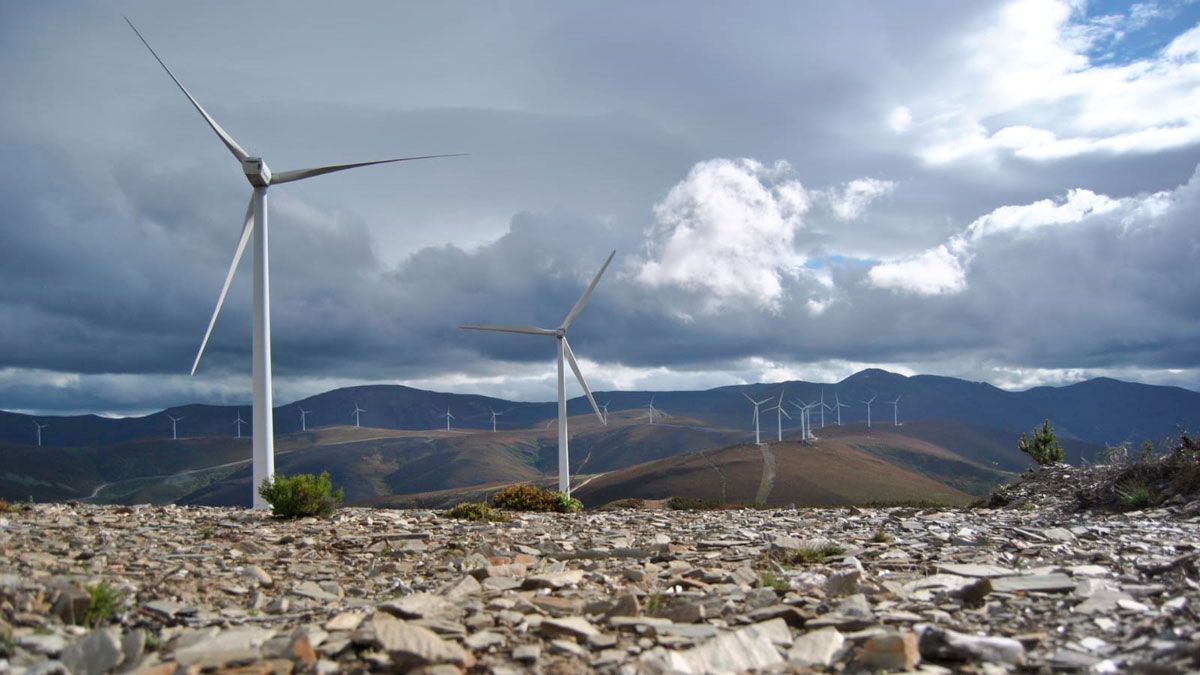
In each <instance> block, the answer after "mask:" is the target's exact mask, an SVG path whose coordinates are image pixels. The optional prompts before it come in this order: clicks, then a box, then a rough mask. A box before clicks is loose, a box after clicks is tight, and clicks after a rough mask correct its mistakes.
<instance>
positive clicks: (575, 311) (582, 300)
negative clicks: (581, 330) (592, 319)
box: [558, 250, 617, 330]
mask: <svg viewBox="0 0 1200 675" xmlns="http://www.w3.org/2000/svg"><path fill="white" fill-rule="evenodd" d="M616 254H617V252H616V251H615V250H614V251H613V252H612V253H609V254H608V258H607V259H606V260H605V261H604V264H603V265H601V266H600V271H599V272H596V276H594V277H592V283H590V284H588V287H587V289H586V290H584V292H583V295H581V296H579V301H578V302H576V303H575V306H574V307H572V308H571V311H570V312H567V318H565V319H563V322H562V325H561V326H559V327H558V329H559V330H566V329H567V328H568V327H569V326H570V325H571V322H572V321H574V320H575V317H577V316H579V313H580V312H582V311H583V308H584V306H585V305H587V303H588V300H589V299H591V297H592V291H594V290H596V284H598V283H600V277H601V276H603V275H604V270H606V269H608V264H609V263H610V262H612V259H613V256H615V255H616Z"/></svg>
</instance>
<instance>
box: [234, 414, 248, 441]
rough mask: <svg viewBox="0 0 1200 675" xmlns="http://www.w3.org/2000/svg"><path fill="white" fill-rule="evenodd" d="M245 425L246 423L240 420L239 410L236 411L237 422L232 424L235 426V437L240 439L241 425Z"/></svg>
mask: <svg viewBox="0 0 1200 675" xmlns="http://www.w3.org/2000/svg"><path fill="white" fill-rule="evenodd" d="M245 423H246V421H245V420H243V419H242V411H241V409H240V408H239V409H238V411H237V421H236V422H234V424H235V425H237V437H238V438H241V437H242V425H243V424H245Z"/></svg>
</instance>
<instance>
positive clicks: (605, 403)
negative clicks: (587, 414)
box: [600, 401, 612, 426]
mask: <svg viewBox="0 0 1200 675" xmlns="http://www.w3.org/2000/svg"><path fill="white" fill-rule="evenodd" d="M609 403H612V401H605V402H604V405H602V406H600V410H601V411H603V412H604V415H603V417H604V424H605V426H607V425H608V404H609Z"/></svg>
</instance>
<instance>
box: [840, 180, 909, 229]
mask: <svg viewBox="0 0 1200 675" xmlns="http://www.w3.org/2000/svg"><path fill="white" fill-rule="evenodd" d="M895 189H896V183H895V182H894V181H890V180H879V179H878V178H859V179H856V180H852V181H850V182H849V183H846V184H845V185H843V186H842V187H840V188H829V189H828V190H825V191H823V192H822V195H823V196H824V198H825V200H826V202H827V203H828V205H829V210H830V211H832V212H833V215H834V216H836V217H837V218H838V219H839V220H843V221H851V220H858V219H859V218H861V217H862V214H863V213H865V212H866V210H867V207H868V206H870V205H871V202H873V201H875V200H876V199H879V198H880V197H883V196H885V195H889V194H891V193H892V192H893V191H895Z"/></svg>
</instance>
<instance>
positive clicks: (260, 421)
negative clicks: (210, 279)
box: [125, 18, 451, 509]
mask: <svg viewBox="0 0 1200 675" xmlns="http://www.w3.org/2000/svg"><path fill="white" fill-rule="evenodd" d="M125 22H126V23H128V24H129V27H130V28H132V29H133V32H134V33H136V34H137V36H138V39H139V40H141V41H142V44H144V45H146V49H149V50H150V54H151V55H153V56H154V60H155V61H158V64H159V65H160V66H162V67H163V70H165V71H167V75H169V76H170V78H171V80H173V81H174V82H175V85H176V86H177V87H179V91H181V92H183V95H184V96H186V97H187V99H188V101H190V102H191V104H192V106H193V107H194V108H195V109H196V112H198V113H200V116H201V117H203V118H204V121H205V122H207V123H208V126H209V128H211V129H212V130H213V133H215V134H216V135H217V137H218V138H220V139H221V143H223V144H224V145H225V147H226V148H227V149H228V150H229V152H230V153H232V154H233V156H234V158H235V159H237V161H238V162H239V163H240V164H241V166H242V173H244V174H245V175H246V179H247V180H248V181H249V182H250V185H251V187H252V188H253V192H252V193H251V196H250V203H249V204H247V205H246V215H245V217H244V219H243V220H244V224H243V226H242V236H241V239H240V240H239V241H238V245H237V249H236V251H235V252H234V254H233V262H232V263H231V264H230V265H229V271H228V272H227V273H226V274H225V283H224V285H223V286H222V287H221V294H220V295H219V296H217V306H216V308H215V309H213V313H212V318H211V319H209V321H208V328H207V329H206V330H205V331H204V339H203V340H202V341H201V342H200V349H199V351H197V352H196V360H195V361H193V362H192V375H195V374H196V368H197V367H199V365H200V357H201V356H203V355H204V347H205V346H206V345H207V344H208V338H209V336H210V335H211V334H212V330H213V325H214V324H216V322H217V316H218V315H219V314H220V313H221V305H223V304H224V303H225V294H226V293H227V292H228V291H229V283H230V282H231V281H232V280H233V274H234V272H235V271H236V270H237V266H238V262H239V261H240V260H241V259H242V252H243V251H244V250H245V249H246V242H248V241H249V240H250V236H251V235H252V234H253V235H254V307H253V312H254V330H253V340H252V348H251V353H252V355H253V368H252V373H251V380H252V382H253V388H254V407H253V409H252V418H253V420H254V424H253V430H254V443H253V448H254V450H253V452H252V455H251V456H252V457H253V464H254V469H253V476H254V481H253V483H252V484H251V486H250V491H251V493H252V500H253V504H254V508H256V509H265V508H267V502H266V500H265V499H263V497H262V495H260V494H258V486H259V485H261V484H262V482H263V481H264V480H268V479H270V478H271V477H272V476H274V474H275V433H274V421H273V419H272V417H273V414H272V410H271V405H272V403H271V399H272V393H271V291H270V288H271V286H270V272H269V259H270V256H269V255H268V249H267V242H268V236H267V188H268V187H270V186H272V185H282V184H284V183H291V182H293V181H298V180H304V179H305V178H312V177H314V176H320V175H323V174H327V173H333V172H335V171H345V170H347V169H354V168H357V167H360V166H371V165H373V164H387V163H390V162H404V161H410V160H416V159H431V158H434V157H449V156H451V155H422V156H419V157H398V158H394V159H381V160H374V161H368V162H355V163H353V164H330V165H326V166H319V167H314V168H310V169H297V170H294V171H281V172H279V173H272V171H271V169H270V168H269V167H268V166H267V163H266V162H265V161H264V160H263V159H262V158H261V157H253V156H251V155H250V153H248V152H246V151H245V150H243V149H242V146H240V145H238V143H237V141H235V140H233V137H232V136H230V135H229V133H228V132H226V131H225V130H224V129H222V128H221V125H220V124H217V121H216V120H215V119H213V118H212V116H211V115H209V114H208V112H207V111H206V110H205V109H204V108H203V107H202V106H201V105H200V102H199V101H197V100H196V99H195V98H194V97H193V96H192V95H191V93H190V92H188V90H187V89H186V88H185V87H184V86H183V83H182V82H180V81H179V79H178V78H176V77H175V74H174V73H172V72H171V69H170V68H167V64H166V63H164V62H163V60H162V59H161V58H159V56H158V54H157V53H156V52H155V51H154V49H153V48H152V47H151V46H150V43H149V42H147V41H146V38H144V37H142V34H141V33H140V32H139V31H138V29H137V28H136V27H135V26H134V25H133V22H132V21H130V20H129V19H128V18H126V19H125ZM240 428H241V427H240V426H239V429H240Z"/></svg>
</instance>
